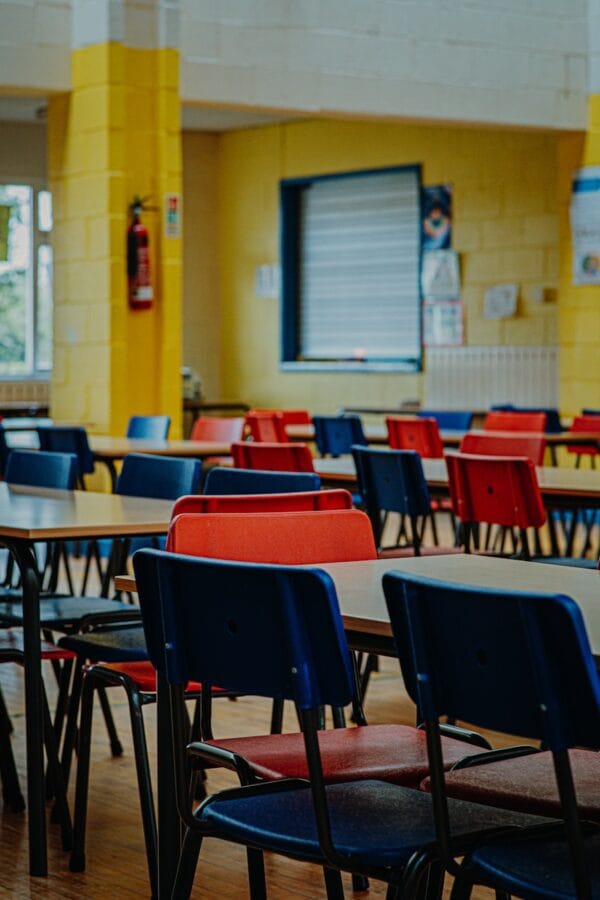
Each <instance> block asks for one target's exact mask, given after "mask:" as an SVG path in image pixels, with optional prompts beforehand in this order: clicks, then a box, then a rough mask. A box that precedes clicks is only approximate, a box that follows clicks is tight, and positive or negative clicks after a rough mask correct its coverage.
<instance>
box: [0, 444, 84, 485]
mask: <svg viewBox="0 0 600 900" xmlns="http://www.w3.org/2000/svg"><path fill="white" fill-rule="evenodd" d="M77 472H78V467H77V457H76V456H75V454H74V453H48V452H45V451H43V450H13V451H12V452H11V453H9V456H8V460H7V462H6V469H5V472H4V478H5V480H6V481H8V482H10V483H11V484H25V485H28V486H29V487H41V488H57V489H58V490H65V491H71V490H73V488H74V487H75V482H76V480H77Z"/></svg>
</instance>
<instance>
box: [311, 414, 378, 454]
mask: <svg viewBox="0 0 600 900" xmlns="http://www.w3.org/2000/svg"><path fill="white" fill-rule="evenodd" d="M313 425H314V428H315V443H316V445H317V450H318V451H319V453H320V454H321V456H341V455H342V454H344V453H350V450H351V447H352V445H353V444H358V445H360V446H365V447H366V445H367V443H368V441H367V439H366V437H365V433H364V431H363V427H362V422H361V420H360V418H359V416H313Z"/></svg>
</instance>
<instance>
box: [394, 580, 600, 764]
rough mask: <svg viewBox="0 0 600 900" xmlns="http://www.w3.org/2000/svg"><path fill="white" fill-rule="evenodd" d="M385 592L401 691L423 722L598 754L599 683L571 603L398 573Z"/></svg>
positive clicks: (547, 596)
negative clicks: (454, 723) (461, 724)
mask: <svg viewBox="0 0 600 900" xmlns="http://www.w3.org/2000/svg"><path fill="white" fill-rule="evenodd" d="M383 587H384V592H385V597H386V602H387V607H388V611H389V615H390V621H391V623H392V631H393V634H394V640H395V642H396V647H397V650H398V655H399V657H400V664H401V667H402V673H403V675H404V683H405V685H406V688H407V690H408V693H409V694H410V696H411V697H412V699H413V700H414V701H415V703H416V704H417V706H418V708H419V711H420V713H421V716H422V717H423V718H424V719H425V720H429V721H432V720H435V719H438V718H439V717H440V716H445V715H448V716H450V717H451V718H456V719H461V720H463V721H467V722H470V723H472V724H474V725H477V726H479V727H482V728H490V729H493V730H495V731H503V732H505V733H508V734H518V735H520V736H522V737H527V738H530V739H534V740H542V741H544V743H545V744H546V745H547V747H548V748H549V749H550V750H553V751H556V752H558V751H561V750H565V749H567V748H569V747H574V746H585V747H589V748H598V747H600V678H599V676H598V672H597V670H596V667H595V665H594V659H593V656H592V653H591V650H590V645H589V641H588V638H587V634H586V631H585V626H584V623H583V618H582V616H581V612H580V610H579V607H578V606H577V604H576V603H575V602H574V601H573V600H572V599H571V598H569V597H565V596H562V595H556V594H528V593H525V592H521V591H518V592H517V591H506V590H502V591H500V590H493V589H484V588H474V587H468V586H465V585H448V584H444V583H443V582H440V581H435V580H433V579H428V578H420V577H416V576H411V575H407V574H404V573H400V572H389V573H387V574H386V575H384V578H383Z"/></svg>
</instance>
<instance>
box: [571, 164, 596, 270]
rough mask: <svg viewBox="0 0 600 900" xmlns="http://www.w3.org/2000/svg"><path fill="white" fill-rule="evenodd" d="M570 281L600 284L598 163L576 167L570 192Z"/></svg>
mask: <svg viewBox="0 0 600 900" xmlns="http://www.w3.org/2000/svg"><path fill="white" fill-rule="evenodd" d="M571 230H572V232H573V283H574V284H600V166H587V167H586V168H585V169H578V170H577V171H576V172H575V174H574V176H573V187H572V193H571Z"/></svg>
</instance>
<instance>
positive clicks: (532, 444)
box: [460, 431, 546, 466]
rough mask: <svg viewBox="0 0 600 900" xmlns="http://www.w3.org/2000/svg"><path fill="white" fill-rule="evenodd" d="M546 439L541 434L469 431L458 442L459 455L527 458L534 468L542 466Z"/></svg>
mask: <svg viewBox="0 0 600 900" xmlns="http://www.w3.org/2000/svg"><path fill="white" fill-rule="evenodd" d="M545 451H546V438H545V437H544V435H543V434H525V433H524V432H523V433H517V434H513V433H509V432H508V431H497V432H496V431H486V432H475V431H469V432H467V434H465V436H464V438H463V439H462V441H461V442H460V452H461V453H478V454H480V455H482V456H527V457H528V458H529V459H530V460H532V462H533V464H534V465H536V466H541V465H543V462H544V453H545Z"/></svg>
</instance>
